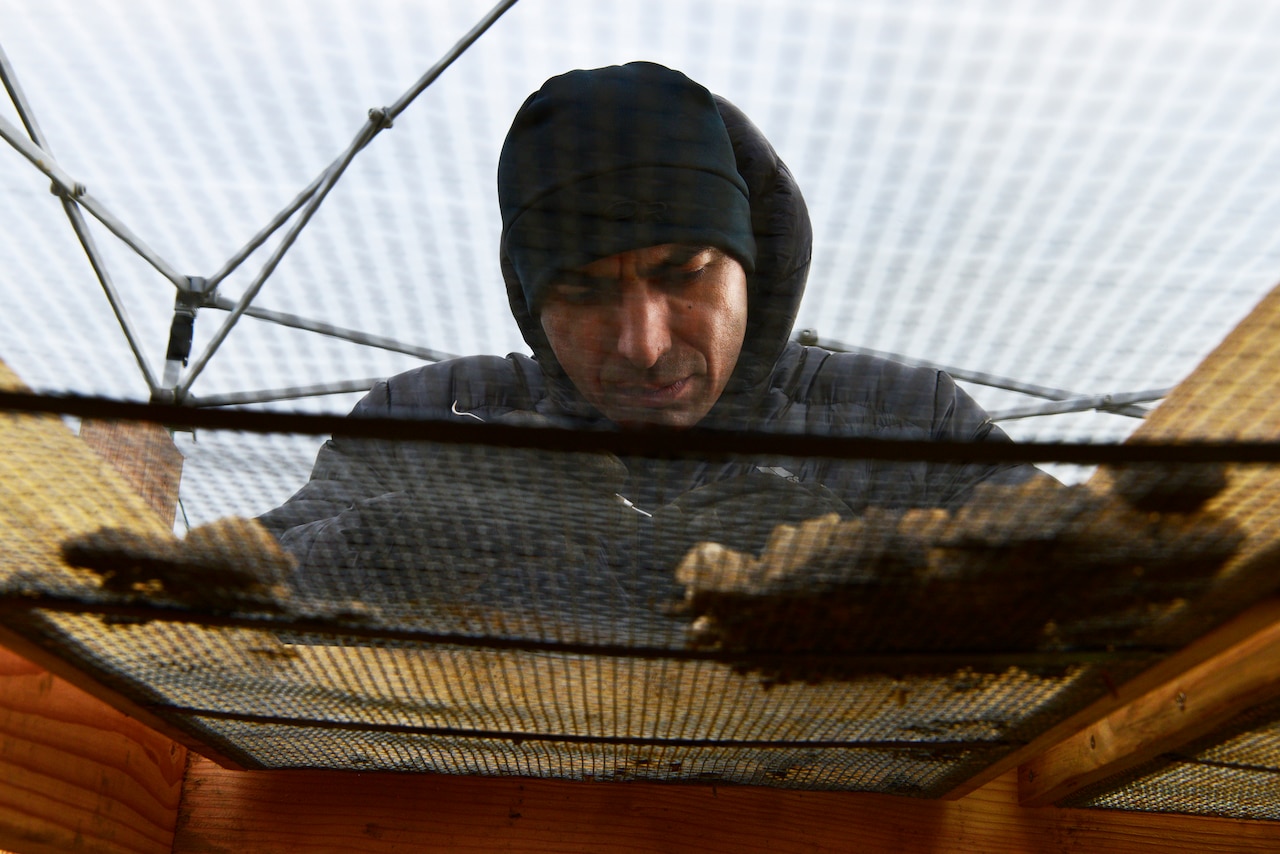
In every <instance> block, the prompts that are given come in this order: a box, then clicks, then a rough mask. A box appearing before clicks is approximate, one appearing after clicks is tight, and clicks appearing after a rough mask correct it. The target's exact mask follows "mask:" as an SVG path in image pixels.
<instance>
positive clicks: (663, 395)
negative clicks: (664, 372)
mask: <svg viewBox="0 0 1280 854" xmlns="http://www.w3.org/2000/svg"><path fill="white" fill-rule="evenodd" d="M691 379H692V377H682V378H681V379H678V380H675V381H674V382H670V383H662V382H659V383H644V384H641V385H622V386H614V388H613V397H614V399H615V400H616V401H617V402H618V403H620V404H622V405H624V406H641V407H663V406H668V405H670V404H672V403H674V402H676V401H678V400H679V399H680V396H681V395H682V394H683V393H684V392H685V390H686V389H688V388H689V385H690V380H691Z"/></svg>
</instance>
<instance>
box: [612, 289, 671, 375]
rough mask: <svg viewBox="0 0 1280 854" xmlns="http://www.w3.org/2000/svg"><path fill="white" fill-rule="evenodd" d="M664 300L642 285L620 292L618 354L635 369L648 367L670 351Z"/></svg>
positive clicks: (669, 334)
mask: <svg viewBox="0 0 1280 854" xmlns="http://www.w3.org/2000/svg"><path fill="white" fill-rule="evenodd" d="M667 312H668V308H667V299H666V296H665V295H664V294H662V293H661V292H659V291H656V290H652V289H650V288H647V287H645V286H643V285H640V286H638V287H627V288H625V289H624V292H623V297H622V300H621V302H620V304H619V306H618V313H619V317H618V354H619V355H620V356H622V357H623V358H624V359H626V360H627V361H628V362H630V363H631V364H633V365H635V366H636V367H638V368H645V369H647V368H651V367H653V366H654V365H655V364H656V363H657V361H658V359H659V358H661V357H662V355H663V354H664V353H666V352H667V350H669V349H670V348H671V327H670V318H669V316H668V313H667Z"/></svg>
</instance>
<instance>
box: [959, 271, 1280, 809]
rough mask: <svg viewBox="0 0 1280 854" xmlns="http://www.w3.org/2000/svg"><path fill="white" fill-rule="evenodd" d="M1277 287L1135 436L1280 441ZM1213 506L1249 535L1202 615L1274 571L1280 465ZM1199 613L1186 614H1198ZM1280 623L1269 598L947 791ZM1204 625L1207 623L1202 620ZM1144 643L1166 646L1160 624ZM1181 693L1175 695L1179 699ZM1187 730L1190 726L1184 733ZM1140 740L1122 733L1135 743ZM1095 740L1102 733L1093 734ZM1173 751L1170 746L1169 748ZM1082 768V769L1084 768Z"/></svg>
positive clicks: (967, 788) (1237, 477) (1105, 475)
mask: <svg viewBox="0 0 1280 854" xmlns="http://www.w3.org/2000/svg"><path fill="white" fill-rule="evenodd" d="M1278 391H1280V287H1277V288H1275V289H1274V290H1272V291H1271V293H1269V294H1268V295H1267V296H1266V297H1264V298H1263V299H1262V300H1261V301H1260V302H1259V303H1258V305H1257V306H1255V307H1254V309H1253V310H1252V311H1251V312H1250V313H1249V315H1248V316H1246V317H1245V319H1244V320H1242V321H1241V322H1240V323H1239V324H1238V325H1237V326H1236V328H1235V329H1233V330H1232V331H1231V332H1230V333H1229V334H1228V335H1227V337H1226V338H1224V339H1223V341H1222V343H1221V344H1219V345H1218V346H1217V347H1216V348H1215V349H1214V350H1213V352H1212V353H1210V354H1209V355H1208V356H1207V357H1206V358H1205V359H1204V361H1203V362H1201V363H1200V365H1198V366H1197V367H1196V369H1195V370H1194V371H1192V372H1191V374H1190V375H1189V376H1188V377H1187V378H1186V379H1185V380H1183V382H1182V383H1180V384H1179V385H1178V387H1177V388H1175V389H1174V390H1173V392H1172V393H1170V394H1169V396H1168V398H1166V399H1165V401H1164V402H1163V403H1162V404H1161V405H1160V406H1159V407H1158V408H1157V409H1156V410H1155V411H1154V412H1153V413H1152V414H1151V415H1150V416H1149V417H1148V418H1147V419H1146V420H1144V421H1143V423H1142V425H1141V426H1140V427H1139V428H1138V429H1137V430H1136V431H1135V432H1134V434H1133V436H1132V437H1131V438H1130V441H1154V442H1171V441H1199V440H1229V439H1234V440H1242V441H1276V440H1280V393H1277V392H1278ZM1109 482H1110V475H1109V472H1108V471H1106V470H1100V471H1099V472H1098V474H1097V475H1096V476H1095V477H1094V478H1093V480H1092V481H1091V485H1093V486H1095V487H1097V488H1099V489H1107V488H1108V485H1109ZM1209 508H1210V509H1211V510H1212V511H1213V512H1215V513H1219V514H1221V515H1223V516H1226V517H1229V518H1231V519H1232V520H1233V521H1234V522H1235V523H1236V524H1237V525H1239V526H1240V528H1241V530H1242V531H1243V532H1244V533H1245V535H1246V541H1245V544H1244V547H1243V548H1242V549H1241V550H1240V553H1239V554H1238V555H1237V556H1236V557H1235V558H1234V559H1233V560H1232V561H1231V562H1229V563H1228V564H1227V565H1226V566H1225V567H1223V568H1222V570H1221V571H1220V572H1219V575H1218V583H1217V584H1216V585H1215V587H1214V588H1213V589H1212V590H1211V591H1210V592H1209V593H1208V594H1207V595H1206V596H1205V597H1204V598H1203V600H1202V601H1200V602H1198V603H1197V604H1196V605H1194V606H1193V608H1196V609H1198V610H1199V612H1200V613H1201V614H1204V613H1212V612H1213V611H1215V610H1217V609H1223V610H1231V609H1235V608H1239V607H1242V606H1244V605H1245V604H1247V603H1248V596H1249V595H1250V591H1251V590H1252V589H1255V588H1256V587H1257V586H1259V585H1258V581H1259V579H1261V580H1262V581H1263V582H1265V581H1266V578H1267V577H1274V575H1275V573H1276V566H1277V560H1278V559H1280V466H1234V467H1232V469H1231V471H1230V479H1229V483H1228V486H1227V488H1226V489H1225V490H1224V491H1223V492H1222V493H1221V494H1220V495H1218V496H1217V497H1216V498H1215V499H1214V500H1213V501H1212V502H1211V503H1210V505H1209ZM1196 616H1197V615H1196V613H1195V612H1192V613H1184V614H1181V615H1180V617H1181V618H1182V619H1187V618H1188V617H1191V618H1195V617H1196ZM1277 620H1280V605H1277V603H1275V602H1264V603H1262V604H1261V605H1259V606H1257V607H1255V608H1253V609H1252V610H1250V611H1247V612H1245V613H1244V614H1242V615H1241V616H1240V617H1239V618H1237V619H1236V620H1233V621H1232V622H1230V623H1228V624H1227V625H1225V626H1223V627H1222V628H1220V629H1219V630H1217V631H1215V632H1212V633H1211V634H1209V635H1207V636H1206V637H1204V638H1202V639H1201V640H1200V641H1197V642H1196V643H1194V644H1191V645H1190V646H1189V647H1188V648H1187V649H1185V650H1183V651H1182V653H1180V654H1178V655H1177V656H1175V657H1173V658H1171V659H1169V660H1167V661H1165V662H1164V663H1162V664H1161V665H1159V666H1157V667H1156V668H1154V669H1152V670H1150V671H1148V672H1147V673H1144V674H1142V675H1141V676H1139V677H1138V678H1137V679H1136V680H1134V681H1133V682H1132V683H1130V684H1128V685H1123V686H1120V687H1119V688H1118V690H1117V691H1116V693H1115V694H1114V695H1113V696H1110V697H1104V698H1102V699H1101V700H1099V701H1098V702H1097V703H1094V704H1093V705H1091V706H1089V707H1088V708H1086V709H1084V710H1082V711H1081V712H1079V713H1077V714H1075V715H1072V716H1071V717H1069V718H1068V719H1067V720H1065V721H1063V722H1062V723H1061V724H1059V725H1058V726H1056V727H1054V728H1053V729H1051V730H1049V731H1048V732H1046V733H1044V734H1043V735H1041V736H1040V737H1039V738H1037V739H1035V740H1034V741H1033V742H1032V743H1031V744H1029V745H1027V746H1026V747H1024V748H1023V749H1021V750H1019V751H1016V752H1015V753H1014V754H1012V755H1010V756H1009V757H1007V758H1006V759H1005V760H1003V761H1001V762H1000V763H997V764H996V765H993V766H992V767H991V768H988V769H987V770H986V771H984V772H982V773H981V774H978V775H976V776H975V777H974V778H973V779H972V780H969V781H967V782H966V783H965V784H963V785H961V786H959V787H957V788H956V789H955V790H954V791H953V792H951V793H949V795H948V797H960V796H963V795H965V794H967V793H968V792H971V791H973V790H974V789H975V788H977V787H979V786H981V785H983V784H985V783H986V782H988V781H990V780H992V779H994V778H995V777H996V776H997V775H999V774H1003V773H1005V772H1006V771H1008V770H1009V769H1010V768H1012V767H1014V765H1016V764H1022V763H1026V762H1028V761H1030V760H1031V759H1033V758H1034V757H1036V756H1038V755H1040V754H1042V753H1044V751H1046V750H1047V749H1048V748H1049V747H1050V746H1051V745H1053V744H1056V743H1058V742H1060V741H1062V740H1063V739H1066V738H1068V737H1069V736H1070V735H1072V734H1073V733H1076V732H1078V731H1079V730H1080V729H1081V728H1082V727H1085V726H1088V725H1089V724H1091V723H1094V722H1095V721H1098V720H1100V719H1101V718H1103V717H1104V716H1107V715H1110V714H1112V713H1113V712H1115V711H1116V709H1118V708H1120V707H1121V706H1123V705H1124V704H1127V703H1131V702H1134V701H1135V700H1137V699H1139V698H1141V697H1143V696H1144V695H1146V694H1147V693H1148V692H1150V691H1154V690H1159V689H1160V686H1161V685H1162V684H1164V683H1166V682H1169V681H1170V680H1173V679H1176V677H1177V676H1178V675H1179V673H1180V672H1181V671H1183V670H1185V669H1187V668H1189V667H1193V666H1195V665H1197V664H1199V663H1201V662H1203V661H1205V660H1206V659H1208V658H1211V657H1213V656H1214V655H1217V654H1219V653H1221V652H1222V651H1223V650H1225V649H1226V648H1227V647H1229V646H1232V645H1234V644H1236V643H1239V642H1240V641H1242V640H1243V639H1244V638H1245V637H1247V636H1248V635H1249V634H1251V633H1252V632H1254V631H1260V630H1264V629H1266V628H1267V627H1269V626H1271V625H1272V624H1274V623H1276V622H1277ZM1201 621H1202V622H1204V623H1205V624H1206V628H1207V627H1208V619H1207V618H1201ZM1146 640H1147V641H1149V642H1152V643H1160V642H1162V640H1163V636H1162V634H1161V631H1160V629H1159V627H1157V628H1156V629H1155V630H1154V631H1153V632H1151V634H1150V635H1149V637H1147V638H1146ZM1176 693H1177V692H1176V691H1175V692H1174V694H1175V695H1176ZM1190 733H1191V730H1188V731H1187V734H1188V736H1189V735H1190ZM1140 740H1141V737H1140V736H1134V737H1132V738H1126V741H1128V742H1129V743H1138V742H1139V741H1140ZM1095 743H1096V736H1095ZM1169 746H1170V747H1172V746H1174V745H1172V744H1169ZM1080 770H1081V771H1084V770H1086V769H1085V768H1084V767H1082V768H1081V769H1080Z"/></svg>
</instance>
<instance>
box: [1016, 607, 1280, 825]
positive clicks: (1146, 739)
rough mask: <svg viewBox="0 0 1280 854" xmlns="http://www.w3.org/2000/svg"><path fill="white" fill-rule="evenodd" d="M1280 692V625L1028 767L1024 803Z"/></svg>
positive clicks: (1023, 775) (1207, 728)
mask: <svg viewBox="0 0 1280 854" xmlns="http://www.w3.org/2000/svg"><path fill="white" fill-rule="evenodd" d="M1277 696H1280V622H1277V623H1274V624H1273V625H1271V626H1269V627H1268V628H1266V629H1263V630H1262V631H1260V632H1257V633H1256V634H1254V635H1253V636H1251V637H1249V638H1247V639H1245V640H1244V641H1242V642H1241V643H1239V644H1238V645H1236V646H1234V647H1232V648H1230V649H1228V650H1226V651H1224V652H1222V653H1221V654H1219V655H1217V656H1215V657H1214V658H1211V659H1209V660H1208V661H1205V662H1203V663H1201V664H1200V665H1198V666H1196V667H1193V668H1191V669H1190V670H1188V671H1187V672H1186V673H1183V674H1181V675H1180V676H1178V677H1177V678H1176V679H1174V680H1171V681H1170V682H1168V683H1166V684H1165V685H1162V686H1161V687H1159V688H1157V689H1155V690H1153V691H1151V692H1149V693H1147V694H1145V695H1143V696H1142V697H1140V698H1138V699H1137V700H1135V701H1134V702H1132V703H1130V704H1129V705H1127V706H1124V707H1123V708H1120V709H1117V710H1116V711H1114V712H1112V713H1111V714H1110V715H1108V716H1107V717H1105V718H1103V719H1102V720H1100V721H1098V722H1097V723H1095V724H1093V725H1092V726H1089V727H1088V728H1086V729H1084V730H1082V731H1080V732H1078V733H1076V734H1075V735H1073V736H1071V737H1070V738H1068V739H1066V740H1064V741H1062V742H1060V743H1058V744H1055V745H1054V746H1052V747H1050V748H1049V749H1048V750H1046V751H1045V752H1044V753H1043V754H1042V755H1040V756H1038V757H1036V758H1035V759H1033V760H1031V761H1030V762H1027V763H1026V764H1024V765H1023V766H1022V767H1021V769H1020V770H1019V774H1018V783H1019V789H1020V792H1021V799H1022V803H1023V804H1024V805H1027V806H1045V805H1047V804H1051V803H1054V802H1057V801H1060V800H1062V799H1063V798H1066V797H1067V796H1069V795H1071V794H1073V793H1075V792H1076V791H1078V790H1080V789H1081V788H1083V787H1085V786H1088V785H1090V784H1092V783H1095V782H1097V781H1098V780H1101V779H1104V778H1106V777H1109V776H1112V775H1114V774H1118V773H1120V772H1122V771H1125V770H1127V769H1129V768H1132V767H1134V766H1135V765H1138V764H1140V763H1142V762H1145V761H1147V760H1148V759H1152V758H1154V757H1156V756H1158V755H1160V754H1161V753H1163V752H1165V751H1167V750H1172V749H1174V748H1176V747H1178V746H1180V745H1182V744H1185V743H1187V742H1188V741H1191V740H1193V739H1196V738H1198V737H1200V736H1202V735H1205V734H1207V733H1209V732H1212V731H1213V730H1214V729H1216V728H1218V727H1219V726H1221V725H1223V724H1225V723H1226V722H1228V721H1229V720H1231V719H1232V718H1234V717H1236V716H1237V715H1238V714H1240V713H1242V712H1245V711H1247V710H1249V709H1250V708H1253V707H1254V706H1256V705H1258V704H1260V703H1263V702H1266V701H1268V700H1271V699H1273V698H1275V697H1277Z"/></svg>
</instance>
